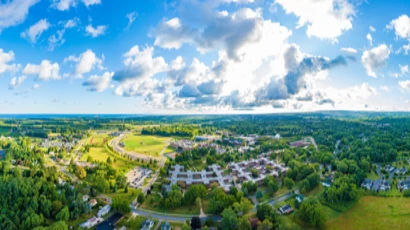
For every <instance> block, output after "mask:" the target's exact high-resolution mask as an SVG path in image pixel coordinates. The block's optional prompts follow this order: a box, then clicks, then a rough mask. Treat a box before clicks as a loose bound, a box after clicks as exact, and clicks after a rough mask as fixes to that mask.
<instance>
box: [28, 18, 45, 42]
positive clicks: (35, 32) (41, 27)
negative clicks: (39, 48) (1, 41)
mask: <svg viewBox="0 0 410 230" xmlns="http://www.w3.org/2000/svg"><path fill="white" fill-rule="evenodd" d="M50 26H51V25H50V23H49V22H48V21H47V19H41V20H40V21H38V22H37V23H36V24H34V25H32V26H30V28H28V29H27V30H26V31H24V32H22V33H21V37H23V38H26V39H28V40H29V41H30V42H32V43H36V42H37V40H38V39H39V38H40V36H41V34H42V33H43V32H44V31H46V30H48V28H50Z"/></svg>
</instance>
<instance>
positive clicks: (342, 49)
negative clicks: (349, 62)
mask: <svg viewBox="0 0 410 230" xmlns="http://www.w3.org/2000/svg"><path fill="white" fill-rule="evenodd" d="M340 51H342V52H346V53H350V54H357V50H356V49H354V48H351V47H348V48H341V49H340Z"/></svg>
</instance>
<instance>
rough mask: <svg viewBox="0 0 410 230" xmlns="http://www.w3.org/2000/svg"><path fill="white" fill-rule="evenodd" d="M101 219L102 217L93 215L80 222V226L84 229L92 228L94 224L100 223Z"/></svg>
mask: <svg viewBox="0 0 410 230" xmlns="http://www.w3.org/2000/svg"><path fill="white" fill-rule="evenodd" d="M102 220H103V219H101V218H97V217H95V216H94V217H92V218H90V219H88V220H87V221H86V222H84V223H82V224H80V227H81V228H85V229H88V228H92V227H94V226H95V225H97V224H98V223H100V222H101V221H102Z"/></svg>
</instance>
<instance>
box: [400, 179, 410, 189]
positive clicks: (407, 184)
mask: <svg viewBox="0 0 410 230" xmlns="http://www.w3.org/2000/svg"><path fill="white" fill-rule="evenodd" d="M409 188H410V179H407V180H399V181H398V182H397V189H398V190H399V191H404V190H407V189H409Z"/></svg>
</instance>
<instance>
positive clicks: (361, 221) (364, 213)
mask: <svg viewBox="0 0 410 230" xmlns="http://www.w3.org/2000/svg"><path fill="white" fill-rule="evenodd" d="M326 229H410V199H409V198H404V197H375V196H365V197H362V198H361V199H360V200H359V201H358V202H357V203H356V204H355V205H354V206H353V208H351V209H350V210H348V211H347V212H345V213H343V214H341V215H340V216H339V217H338V218H336V219H333V220H330V221H328V222H327V223H326Z"/></svg>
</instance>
